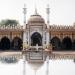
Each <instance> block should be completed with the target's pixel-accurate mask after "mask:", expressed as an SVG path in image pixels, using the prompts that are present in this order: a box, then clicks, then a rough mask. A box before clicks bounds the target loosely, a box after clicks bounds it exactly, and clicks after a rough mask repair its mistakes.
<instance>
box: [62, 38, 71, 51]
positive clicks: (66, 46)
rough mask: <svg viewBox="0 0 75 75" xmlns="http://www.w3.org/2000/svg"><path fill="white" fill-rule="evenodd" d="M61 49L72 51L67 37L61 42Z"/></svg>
mask: <svg viewBox="0 0 75 75" xmlns="http://www.w3.org/2000/svg"><path fill="white" fill-rule="evenodd" d="M62 49H63V50H70V49H72V41H71V39H70V38H69V37H65V38H64V39H63V40H62Z"/></svg>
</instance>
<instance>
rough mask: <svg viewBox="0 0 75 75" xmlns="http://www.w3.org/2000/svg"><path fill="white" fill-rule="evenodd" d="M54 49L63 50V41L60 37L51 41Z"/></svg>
mask: <svg viewBox="0 0 75 75" xmlns="http://www.w3.org/2000/svg"><path fill="white" fill-rule="evenodd" d="M51 44H52V49H53V50H58V51H59V50H61V41H60V39H59V38H58V37H53V38H52V39H51Z"/></svg>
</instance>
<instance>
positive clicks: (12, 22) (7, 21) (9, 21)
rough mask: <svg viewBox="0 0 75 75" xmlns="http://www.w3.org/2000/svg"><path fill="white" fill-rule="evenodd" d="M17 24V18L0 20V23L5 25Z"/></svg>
mask: <svg viewBox="0 0 75 75" xmlns="http://www.w3.org/2000/svg"><path fill="white" fill-rule="evenodd" d="M17 24H19V23H18V21H17V20H10V19H6V20H2V21H1V22H0V25H5V26H8V25H10V26H13V25H14V26H16V25H17Z"/></svg>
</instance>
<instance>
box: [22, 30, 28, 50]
mask: <svg viewBox="0 0 75 75" xmlns="http://www.w3.org/2000/svg"><path fill="white" fill-rule="evenodd" d="M26 43H27V42H26V32H25V31H24V32H23V50H24V47H25V45H26Z"/></svg>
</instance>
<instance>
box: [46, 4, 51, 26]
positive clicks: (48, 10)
mask: <svg viewBox="0 0 75 75" xmlns="http://www.w3.org/2000/svg"><path fill="white" fill-rule="evenodd" d="M46 13H47V24H48V25H49V23H50V21H49V16H50V8H49V4H47V8H46Z"/></svg>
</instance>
